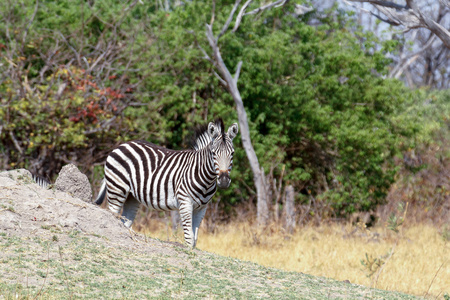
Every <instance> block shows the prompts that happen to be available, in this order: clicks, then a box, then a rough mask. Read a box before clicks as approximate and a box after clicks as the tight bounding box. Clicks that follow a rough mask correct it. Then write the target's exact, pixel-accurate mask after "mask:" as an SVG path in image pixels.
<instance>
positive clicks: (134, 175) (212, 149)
mask: <svg viewBox="0 0 450 300" xmlns="http://www.w3.org/2000/svg"><path fill="white" fill-rule="evenodd" d="M230 130H231V131H230ZM236 134H237V125H236V124H234V125H232V126H231V127H230V129H229V130H228V132H227V133H225V132H224V131H223V123H222V122H221V121H216V124H214V123H210V124H209V126H208V129H206V128H205V129H204V130H203V131H202V132H200V133H198V134H197V137H196V139H195V142H194V149H193V150H181V151H176V150H170V149H166V148H163V147H160V146H157V145H154V144H151V143H148V142H146V141H132V142H128V143H125V144H122V145H120V146H119V147H118V148H117V149H115V150H114V151H112V152H111V154H110V155H109V156H108V157H107V159H106V164H105V181H104V184H103V185H102V188H101V190H100V193H99V197H98V199H97V204H99V203H101V202H102V201H103V198H104V196H105V194H106V197H107V200H108V207H109V209H110V210H111V211H113V212H115V213H119V212H120V211H121V209H122V207H123V212H122V215H123V216H124V217H125V218H126V219H127V220H126V221H125V225H126V226H127V227H131V225H132V223H133V220H134V218H135V216H136V213H137V210H138V208H139V204H140V203H142V204H144V205H146V206H148V207H151V208H153V209H155V210H160V211H168V210H179V211H180V217H181V220H182V224H183V230H184V235H185V240H186V242H187V244H188V245H189V246H191V247H195V244H196V241H197V230H198V227H199V225H200V223H201V221H202V219H203V217H204V215H205V211H206V204H207V203H208V202H209V201H210V200H211V198H212V197H213V196H214V194H215V192H216V190H217V186H219V187H228V186H229V183H230V181H231V180H230V177H229V174H230V171H231V166H232V157H233V153H234V148H233V144H232V139H233V138H234V137H235V136H236Z"/></svg>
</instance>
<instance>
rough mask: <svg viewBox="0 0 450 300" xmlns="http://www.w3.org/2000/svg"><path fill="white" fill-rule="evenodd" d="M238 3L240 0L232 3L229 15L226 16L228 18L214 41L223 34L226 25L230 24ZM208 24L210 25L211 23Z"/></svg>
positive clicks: (226, 27)
mask: <svg viewBox="0 0 450 300" xmlns="http://www.w3.org/2000/svg"><path fill="white" fill-rule="evenodd" d="M240 3H241V0H236V2H235V3H234V6H233V9H232V10H231V12H230V15H229V16H228V20H227V21H226V23H225V24H224V25H223V27H222V30H221V31H220V33H219V35H218V36H217V38H216V43H217V41H218V40H219V38H220V37H221V36H222V35H224V34H225V32H226V31H227V29H228V27H229V26H230V23H231V21H232V20H233V16H234V13H235V12H236V9H237V7H238V6H239V4H240ZM210 26H212V24H211V25H210Z"/></svg>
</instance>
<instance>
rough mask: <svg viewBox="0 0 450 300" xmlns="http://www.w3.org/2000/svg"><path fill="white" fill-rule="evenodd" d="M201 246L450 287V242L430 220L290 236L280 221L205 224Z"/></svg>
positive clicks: (378, 281)
mask: <svg viewBox="0 0 450 300" xmlns="http://www.w3.org/2000/svg"><path fill="white" fill-rule="evenodd" d="M152 227H153V228H152V229H153V232H152V233H150V234H149V235H150V236H153V237H157V238H160V239H162V240H167V239H168V238H169V239H170V240H177V241H179V242H182V241H183V238H182V235H181V232H178V233H177V234H172V233H170V234H168V230H167V227H166V226H165V224H162V223H160V225H159V226H157V225H154V226H152ZM158 227H159V229H158ZM155 229H156V231H154V230H155ZM198 248H199V249H202V250H206V251H210V252H214V253H217V254H220V255H223V256H231V257H236V258H239V259H242V260H248V261H253V262H256V263H258V264H261V265H264V266H270V267H275V268H279V269H283V270H289V271H296V272H303V273H307V274H311V275H316V276H325V277H330V278H335V279H338V280H349V281H350V282H352V283H357V284H361V285H365V286H372V287H376V288H380V289H385V290H392V291H401V292H405V293H409V294H414V295H418V296H426V297H427V298H433V299H434V298H436V297H439V298H442V297H443V295H444V294H445V293H450V245H449V243H448V241H445V239H444V238H443V236H442V234H441V233H439V232H438V230H437V229H436V228H434V227H432V226H427V225H415V226H412V227H410V228H407V229H404V230H402V231H401V232H400V233H399V234H396V233H394V232H392V231H390V230H388V229H386V228H383V227H378V228H376V229H371V230H370V231H369V230H367V229H365V228H362V227H355V226H351V225H338V224H334V225H327V226H321V227H306V228H302V229H300V230H298V232H297V233H295V234H294V235H292V236H289V235H287V234H285V233H284V232H283V230H282V229H280V228H279V227H278V226H269V227H268V228H266V230H264V231H257V230H255V229H254V228H253V227H251V226H250V225H248V224H237V225H224V226H219V227H218V228H217V230H216V232H215V233H208V232H206V231H205V230H201V232H200V237H199V242H198ZM392 249H393V251H392V252H391V250H392ZM366 253H367V258H368V259H367V258H366ZM391 253H392V255H390V254H391ZM375 259H379V260H380V261H381V262H383V263H382V264H380V266H379V267H377V266H376V264H373V266H372V272H371V270H369V268H368V267H364V266H363V265H362V263H361V260H365V261H366V262H367V263H369V264H370V263H371V262H372V263H373V262H375ZM370 273H372V275H371V276H370V277H369V276H368V275H369V274H370Z"/></svg>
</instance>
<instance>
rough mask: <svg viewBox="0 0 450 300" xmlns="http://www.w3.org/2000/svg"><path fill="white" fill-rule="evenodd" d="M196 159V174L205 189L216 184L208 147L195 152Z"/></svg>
mask: <svg viewBox="0 0 450 300" xmlns="http://www.w3.org/2000/svg"><path fill="white" fill-rule="evenodd" d="M197 155H198V157H197V159H196V160H195V161H196V164H197V166H195V169H198V174H199V175H200V177H201V178H202V182H203V183H204V184H205V186H207V187H211V186H212V185H215V184H216V180H217V175H216V170H215V166H214V160H213V156H212V153H211V150H210V149H209V147H205V148H203V149H202V150H200V151H197Z"/></svg>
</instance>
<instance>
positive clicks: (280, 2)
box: [244, 0, 288, 16]
mask: <svg viewBox="0 0 450 300" xmlns="http://www.w3.org/2000/svg"><path fill="white" fill-rule="evenodd" d="M287 1H288V0H277V1H274V2H272V3H269V4H266V5H264V6H261V7H258V8H257V9H254V10H252V11H249V12H248V13H245V14H244V16H246V15H254V14H257V13H259V12H262V11H263V10H267V9H269V8H272V7H279V6H282V5H284V4H285V3H286V2H287Z"/></svg>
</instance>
